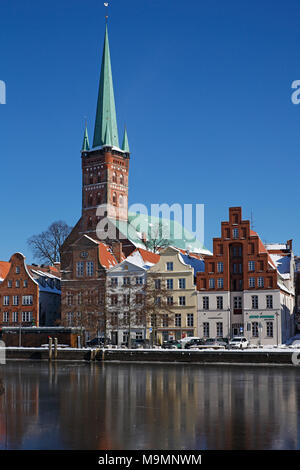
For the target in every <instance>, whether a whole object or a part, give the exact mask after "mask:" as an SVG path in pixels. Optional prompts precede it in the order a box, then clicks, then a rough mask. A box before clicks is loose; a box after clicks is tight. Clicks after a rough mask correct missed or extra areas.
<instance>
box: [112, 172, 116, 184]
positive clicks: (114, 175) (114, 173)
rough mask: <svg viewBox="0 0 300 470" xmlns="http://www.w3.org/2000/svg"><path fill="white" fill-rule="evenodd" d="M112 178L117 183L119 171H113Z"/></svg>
mask: <svg viewBox="0 0 300 470" xmlns="http://www.w3.org/2000/svg"><path fill="white" fill-rule="evenodd" d="M112 180H113V183H117V173H116V172H115V171H114V172H113V177H112Z"/></svg>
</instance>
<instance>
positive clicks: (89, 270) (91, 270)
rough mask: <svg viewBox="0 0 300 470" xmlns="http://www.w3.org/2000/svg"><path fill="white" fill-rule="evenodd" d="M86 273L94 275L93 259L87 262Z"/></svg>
mask: <svg viewBox="0 0 300 470" xmlns="http://www.w3.org/2000/svg"><path fill="white" fill-rule="evenodd" d="M86 275H87V276H89V277H91V276H93V275H94V263H93V261H87V263H86Z"/></svg>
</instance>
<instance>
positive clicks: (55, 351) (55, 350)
mask: <svg viewBox="0 0 300 470" xmlns="http://www.w3.org/2000/svg"><path fill="white" fill-rule="evenodd" d="M54 359H55V360H56V359H57V338H54Z"/></svg>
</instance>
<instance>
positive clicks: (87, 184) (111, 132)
mask: <svg viewBox="0 0 300 470" xmlns="http://www.w3.org/2000/svg"><path fill="white" fill-rule="evenodd" d="M81 156H82V224H81V232H83V233H89V232H95V228H96V225H97V222H98V221H99V217H101V215H102V214H103V215H104V213H106V214H107V217H109V218H112V219H119V220H124V221H127V219H128V172H129V158H130V155H129V145H128V137H127V131H126V129H125V132H124V138H123V144H122V148H120V146H119V137H118V126H117V117H116V107H115V99H114V89H113V80H112V71H111V61H110V50H109V40H108V31H107V25H106V29H105V38H104V48H103V57H102V66H101V75H100V84H99V95H98V104H97V112H96V122H95V130H94V140H93V146H92V148H90V145H89V138H88V132H87V129H85V134H84V140H83V146H82V152H81ZM100 205H104V206H107V207H105V208H104V207H103V210H102V211H101V210H100V215H98V216H97V214H96V210H97V207H99V206H100Z"/></svg>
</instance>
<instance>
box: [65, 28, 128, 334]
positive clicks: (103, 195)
mask: <svg viewBox="0 0 300 470" xmlns="http://www.w3.org/2000/svg"><path fill="white" fill-rule="evenodd" d="M129 160H130V151H129V144H128V137H127V131H126V129H125V131H124V137H123V142H122V146H121V147H120V146H119V137H118V126H117V117H116V107H115V98H114V89H113V80H112V70H111V60H110V50H109V40H108V30H107V25H106V28H105V37H104V47H103V55H102V65H101V74H100V83H99V94H98V102H97V110H96V120H95V129H94V139H93V144H92V146H90V143H89V136H88V130H87V127H86V128H85V131H84V139H83V145H82V149H81V162H82V210H81V217H80V219H79V221H78V222H77V224H76V225H75V227H74V228H73V230H72V231H71V233H70V235H69V236H68V238H67V239H66V240H65V242H64V244H63V246H62V249H61V273H62V281H61V286H62V296H61V316H62V321H63V323H66V322H67V323H68V324H73V325H74V326H76V323H75V324H74V321H75V320H74V319H77V320H78V318H79V319H81V320H80V324H82V323H84V325H85V323H86V322H85V321H84V322H83V320H82V319H84V318H85V319H86V318H98V320H99V318H101V317H102V320H103V298H104V297H105V291H106V288H105V286H106V272H107V270H108V269H109V268H110V267H112V266H113V265H114V264H117V263H118V262H120V261H121V260H122V259H123V253H125V254H126V255H129V254H130V253H131V252H132V251H133V250H134V249H135V246H134V244H133V243H132V242H131V241H130V240H128V239H127V238H126V235H125V237H124V236H120V233H121V232H120V231H119V228H118V224H121V225H122V228H127V225H128V176H129V175H128V173H129ZM101 224H102V225H101ZM100 225H101V227H102V228H101V229H99V226H100ZM106 226H108V227H113V228H114V231H109V230H106V228H103V227H106ZM125 232H126V233H127V231H126V230H125ZM103 233H104V234H105V233H106V236H105V237H102V234H103ZM107 233H108V235H107ZM120 238H122V240H121V242H122V244H121V243H120ZM101 299H102V300H101ZM101 310H102V312H101ZM101 313H102V314H101ZM98 320H97V321H98ZM94 326H95V325H94ZM99 328H100V330H101V329H103V327H101V325H99V324H98V325H97V330H99Z"/></svg>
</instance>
